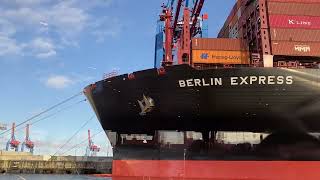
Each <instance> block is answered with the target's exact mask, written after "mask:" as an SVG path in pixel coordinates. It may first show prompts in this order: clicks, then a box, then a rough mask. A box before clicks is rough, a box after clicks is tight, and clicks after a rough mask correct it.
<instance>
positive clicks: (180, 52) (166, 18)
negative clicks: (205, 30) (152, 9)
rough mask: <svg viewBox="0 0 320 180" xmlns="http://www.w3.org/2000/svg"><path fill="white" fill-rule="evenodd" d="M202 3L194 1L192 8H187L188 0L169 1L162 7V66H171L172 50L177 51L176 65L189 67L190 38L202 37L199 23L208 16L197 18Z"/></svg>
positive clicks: (202, 1)
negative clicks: (163, 35)
mask: <svg viewBox="0 0 320 180" xmlns="http://www.w3.org/2000/svg"><path fill="white" fill-rule="evenodd" d="M204 2H205V0H194V3H193V7H192V8H190V7H189V0H171V1H169V2H168V4H167V5H164V4H163V5H162V13H161V14H160V21H162V22H164V34H165V38H164V47H163V49H164V54H163V60H162V64H161V65H162V66H170V65H172V64H173V59H174V53H173V50H174V49H176V50H177V53H176V58H177V62H178V64H189V65H191V38H193V37H196V36H197V35H198V34H200V35H202V27H201V23H200V21H201V20H203V19H207V18H208V15H204V16H203V17H202V18H199V16H200V12H201V10H202V7H203V4H204ZM175 3H176V8H175V10H174V4H175ZM181 12H183V14H182V16H180V14H181ZM156 44H158V42H156Z"/></svg>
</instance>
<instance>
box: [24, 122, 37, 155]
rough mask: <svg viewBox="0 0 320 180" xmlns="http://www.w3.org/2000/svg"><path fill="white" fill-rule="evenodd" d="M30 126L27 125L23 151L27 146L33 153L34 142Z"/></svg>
mask: <svg viewBox="0 0 320 180" xmlns="http://www.w3.org/2000/svg"><path fill="white" fill-rule="evenodd" d="M29 126H30V125H29V124H27V126H26V138H25V140H24V142H23V143H22V146H21V152H23V151H24V147H26V148H28V149H29V152H30V153H33V150H34V143H33V142H32V141H31V140H30V133H29Z"/></svg>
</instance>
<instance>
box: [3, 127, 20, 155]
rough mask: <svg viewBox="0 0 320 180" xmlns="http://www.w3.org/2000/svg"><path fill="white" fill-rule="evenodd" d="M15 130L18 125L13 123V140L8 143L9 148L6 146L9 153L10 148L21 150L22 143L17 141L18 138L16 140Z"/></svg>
mask: <svg viewBox="0 0 320 180" xmlns="http://www.w3.org/2000/svg"><path fill="white" fill-rule="evenodd" d="M15 128H16V123H12V128H11V138H10V139H9V141H8V142H7V146H6V150H7V151H9V148H10V149H14V150H15V151H18V150H19V144H20V141H18V140H16V138H15V135H14V132H15Z"/></svg>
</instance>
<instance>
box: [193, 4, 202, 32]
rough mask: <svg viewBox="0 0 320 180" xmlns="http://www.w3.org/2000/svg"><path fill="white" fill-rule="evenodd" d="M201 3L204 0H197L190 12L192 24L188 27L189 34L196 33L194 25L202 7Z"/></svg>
mask: <svg viewBox="0 0 320 180" xmlns="http://www.w3.org/2000/svg"><path fill="white" fill-rule="evenodd" d="M203 4H204V0H197V3H196V5H195V7H194V12H193V13H192V19H193V21H192V25H191V28H190V34H191V36H195V35H196V33H197V32H196V25H197V22H198V17H199V15H200V13H201V10H202V7H203Z"/></svg>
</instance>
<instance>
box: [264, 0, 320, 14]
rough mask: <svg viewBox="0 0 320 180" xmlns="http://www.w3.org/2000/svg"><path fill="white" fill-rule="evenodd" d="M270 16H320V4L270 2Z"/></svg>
mask: <svg viewBox="0 0 320 180" xmlns="http://www.w3.org/2000/svg"><path fill="white" fill-rule="evenodd" d="M268 12H269V14H270V15H271V14H284V15H293V16H298V15H299V16H320V3H284V2H268Z"/></svg>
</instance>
